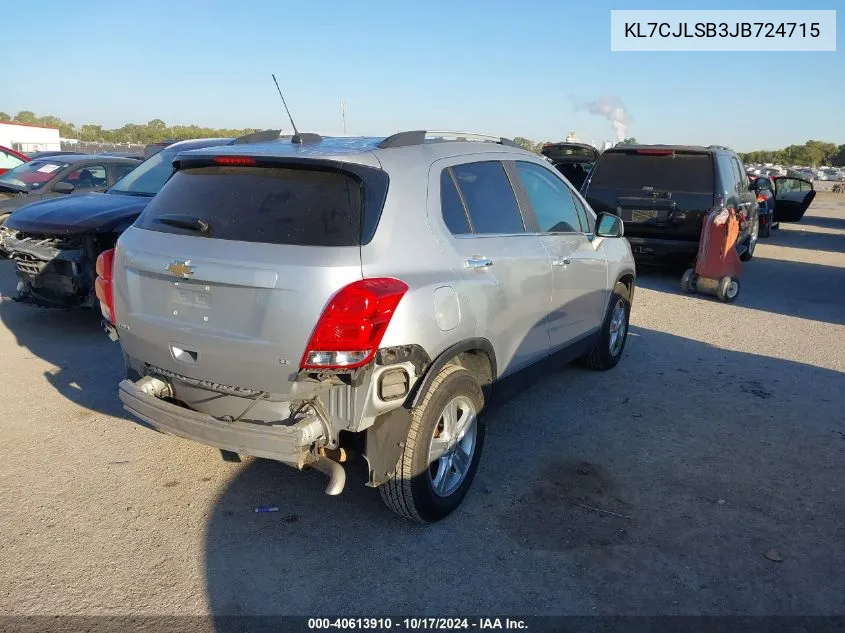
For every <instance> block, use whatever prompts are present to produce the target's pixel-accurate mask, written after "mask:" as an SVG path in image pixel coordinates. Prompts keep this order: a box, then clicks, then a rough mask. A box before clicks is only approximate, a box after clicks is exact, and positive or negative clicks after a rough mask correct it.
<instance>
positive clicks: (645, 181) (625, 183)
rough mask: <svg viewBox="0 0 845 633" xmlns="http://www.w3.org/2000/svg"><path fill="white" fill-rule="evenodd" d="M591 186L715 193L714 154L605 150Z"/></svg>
mask: <svg viewBox="0 0 845 633" xmlns="http://www.w3.org/2000/svg"><path fill="white" fill-rule="evenodd" d="M589 187H590V188H591V189H592V188H594V187H596V188H602V189H642V188H643V187H652V188H653V189H654V190H655V191H675V192H681V191H683V192H688V193H713V190H714V182H713V159H712V158H711V157H710V154H701V153H689V152H686V153H681V152H675V153H674V154H671V155H665V156H660V155H649V154H637V153H634V152H605V153H604V154H602V157H601V158H600V159H599V161H598V163H596V167H595V169H594V170H593V176H592V180H591V181H590V185H589Z"/></svg>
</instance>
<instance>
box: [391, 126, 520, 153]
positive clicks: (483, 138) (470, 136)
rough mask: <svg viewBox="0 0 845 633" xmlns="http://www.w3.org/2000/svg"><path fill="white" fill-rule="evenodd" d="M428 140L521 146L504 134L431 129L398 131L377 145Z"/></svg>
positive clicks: (418, 142) (403, 143)
mask: <svg viewBox="0 0 845 633" xmlns="http://www.w3.org/2000/svg"><path fill="white" fill-rule="evenodd" d="M446 136H454V137H455V138H450V139H447V138H445V137H446ZM427 141H434V142H449V141H453V142H454V141H457V142H464V141H480V142H486V143H498V144H499V145H507V146H509V147H519V145H518V144H517V143H514V142H513V141H512V140H510V139H508V138H504V137H503V136H489V135H487V134H474V133H471V132H441V131H430V130H409V131H407V132H397V133H396V134H392V135H391V136H388V137H387V138H386V139H384V140H383V141H381V142H380V143H379V144H378V145H377V147H378V148H379V149H392V148H395V147H410V146H412V145H423V144H424V143H426V142H427Z"/></svg>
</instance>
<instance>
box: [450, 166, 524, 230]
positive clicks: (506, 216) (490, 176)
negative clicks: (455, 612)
mask: <svg viewBox="0 0 845 633" xmlns="http://www.w3.org/2000/svg"><path fill="white" fill-rule="evenodd" d="M451 170H452V173H453V174H454V176H455V181H456V182H457V183H458V187H460V191H461V194H462V195H463V199H464V201H465V202H466V206H467V211H468V213H469V217H470V219H471V221H472V226H473V229H474V232H475V233H488V234H490V233H492V234H503V233H504V234H508V233H524V232H525V224H524V223H523V220H522V215H521V214H520V212H519V205H518V204H517V201H516V195H515V194H514V192H513V188H512V187H511V184H510V180H508V176H507V174H506V173H505V168H504V166H503V165H502V163H500V162H499V161H483V162H478V163H465V164H463V165H455V166H454V167H452V168H451Z"/></svg>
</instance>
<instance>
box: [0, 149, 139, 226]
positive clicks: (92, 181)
mask: <svg viewBox="0 0 845 633" xmlns="http://www.w3.org/2000/svg"><path fill="white" fill-rule="evenodd" d="M139 164H140V162H139V161H137V160H134V159H131V158H118V157H116V156H102V155H97V154H73V155H66V156H55V157H49V158H39V159H36V160H32V161H30V162H28V163H23V164H21V165H18V166H17V167H15V168H14V169H10V170H9V171H7V172H6V173H5V174H2V175H0V225H2V224H5V222H6V221H7V220H8V218H9V215H10V214H11V213H12V211H14V210H15V209H17V208H18V207H22V206H24V205H26V204H30V203H32V202H38V201H41V200H46V199H48V198H54V197H56V196H62V195H67V194H79V193H88V192H92V191H104V190H106V189H108V187H110V186H111V185H113V184H114V183H115V182H117V181H118V180H120V179H121V178H123V176H125V175H126V174H127V173H129V172H130V171H132V170H133V169H135V167H137V166H138V165H139Z"/></svg>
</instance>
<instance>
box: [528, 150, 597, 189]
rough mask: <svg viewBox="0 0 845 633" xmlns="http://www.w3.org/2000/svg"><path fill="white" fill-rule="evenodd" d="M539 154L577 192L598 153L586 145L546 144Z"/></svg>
mask: <svg viewBox="0 0 845 633" xmlns="http://www.w3.org/2000/svg"><path fill="white" fill-rule="evenodd" d="M540 153H541V154H542V155H543V156H545V157H547V158H548V159H549V162H551V163H552V165H554V166H555V168H556V169H557V170H558V171H560V173H562V174H563V175H564V176H566V179H567V180H568V181H569V182H571V183H572V186H573V187H575V188H576V189H578V190H580V189H581V186H582V185H583V184H584V181H585V180H586V179H587V176H588V175H589V173H590V171H591V170H592V169H593V165H595V163H596V161H597V160H598V158H599V151H598V150H597V149H596V148H595V147H593V146H592V145H587V144H586V143H546V144H545V145H543V147H542V149H541V150H540Z"/></svg>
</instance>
